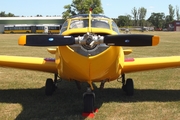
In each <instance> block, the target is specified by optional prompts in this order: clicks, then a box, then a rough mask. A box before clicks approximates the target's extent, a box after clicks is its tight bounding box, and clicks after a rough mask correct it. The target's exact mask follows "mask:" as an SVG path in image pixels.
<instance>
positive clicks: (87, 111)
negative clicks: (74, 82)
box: [82, 87, 97, 118]
mask: <svg viewBox="0 0 180 120" xmlns="http://www.w3.org/2000/svg"><path fill="white" fill-rule="evenodd" d="M94 102H95V93H94V92H92V90H91V88H90V87H88V88H87V92H85V93H84V94H83V103H84V110H83V114H82V116H84V117H90V118H93V117H94V113H95V112H97V110H96V109H95V107H94Z"/></svg>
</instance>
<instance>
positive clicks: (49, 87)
mask: <svg viewBox="0 0 180 120" xmlns="http://www.w3.org/2000/svg"><path fill="white" fill-rule="evenodd" d="M57 81H58V76H57V74H54V81H53V79H51V78H47V80H46V84H45V94H46V95H47V96H51V95H52V94H53V92H54V91H55V90H56V89H57Z"/></svg>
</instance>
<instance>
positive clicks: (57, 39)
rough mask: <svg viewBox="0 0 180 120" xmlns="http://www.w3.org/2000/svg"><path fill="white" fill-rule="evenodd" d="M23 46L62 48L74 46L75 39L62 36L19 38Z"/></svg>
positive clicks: (28, 36) (27, 36)
mask: <svg viewBox="0 0 180 120" xmlns="http://www.w3.org/2000/svg"><path fill="white" fill-rule="evenodd" d="M18 43H19V45H24V46H64V45H73V44H75V38H74V37H72V36H62V35H24V36H21V37H20V38H19V41H18Z"/></svg>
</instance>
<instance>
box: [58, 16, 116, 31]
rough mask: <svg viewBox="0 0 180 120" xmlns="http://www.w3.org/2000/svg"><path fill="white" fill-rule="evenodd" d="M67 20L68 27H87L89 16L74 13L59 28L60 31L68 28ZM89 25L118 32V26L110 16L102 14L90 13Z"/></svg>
mask: <svg viewBox="0 0 180 120" xmlns="http://www.w3.org/2000/svg"><path fill="white" fill-rule="evenodd" d="M68 22H70V24H69V29H77V28H87V27H89V18H88V15H87V14H85V15H83V14H82V15H76V16H74V17H72V19H70V20H69V21H66V22H65V23H64V24H63V26H62V28H61V33H63V32H64V31H66V30H67V29H68V28H67V27H68ZM91 27H92V28H103V29H109V30H111V29H112V30H113V31H115V32H116V33H118V34H119V28H118V27H117V25H116V23H115V22H113V21H112V20H111V19H110V18H108V17H106V16H102V15H95V14H93V15H92V19H91Z"/></svg>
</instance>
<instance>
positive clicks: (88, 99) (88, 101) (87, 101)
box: [84, 94, 94, 113]
mask: <svg viewBox="0 0 180 120" xmlns="http://www.w3.org/2000/svg"><path fill="white" fill-rule="evenodd" d="M93 112H94V94H85V95H84V113H93Z"/></svg>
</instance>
